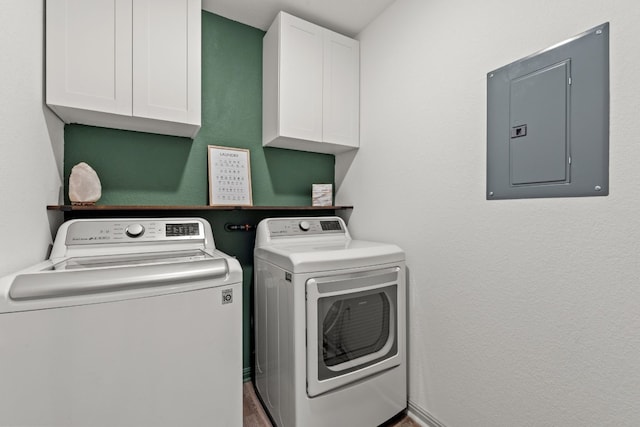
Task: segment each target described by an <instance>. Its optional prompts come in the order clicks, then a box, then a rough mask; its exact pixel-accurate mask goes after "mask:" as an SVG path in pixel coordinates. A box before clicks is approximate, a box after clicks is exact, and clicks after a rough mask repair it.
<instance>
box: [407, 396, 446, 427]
mask: <svg viewBox="0 0 640 427" xmlns="http://www.w3.org/2000/svg"><path fill="white" fill-rule="evenodd" d="M408 412H409V416H410V417H411V418H413V419H414V420H416V421H418V422H421V423H422V424H423V425H424V426H425V427H446V426H445V425H444V424H442V423H441V422H440V421H438V420H437V419H436V418H435V417H434V416H433V415H431V414H430V413H429V412H427V411H426V410H425V409H422V408H421V407H419V406H418V405H416V404H415V403H414V402H412V401H411V400H409V411H408Z"/></svg>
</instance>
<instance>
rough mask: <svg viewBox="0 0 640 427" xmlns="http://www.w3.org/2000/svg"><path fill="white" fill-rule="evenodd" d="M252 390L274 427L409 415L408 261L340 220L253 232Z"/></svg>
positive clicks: (279, 222) (273, 225)
mask: <svg viewBox="0 0 640 427" xmlns="http://www.w3.org/2000/svg"><path fill="white" fill-rule="evenodd" d="M254 269H255V280H254V283H255V284H254V286H255V313H254V328H255V366H254V368H255V369H254V371H255V372H254V375H255V386H256V391H257V393H258V395H259V397H260V399H261V400H262V403H263V405H264V406H265V408H266V410H267V412H268V413H269V415H270V417H271V419H272V421H273V422H274V423H275V424H276V425H277V426H278V427H290V426H299V427H302V426H304V427H315V426H336V425H349V426H366V427H371V426H376V425H379V424H382V423H384V422H385V421H387V420H389V419H391V418H393V417H394V416H396V415H398V414H399V413H401V412H403V411H404V410H405V409H406V407H407V365H406V283H405V256H404V252H403V251H402V250H401V249H400V248H399V247H398V246H396V245H392V244H385V243H375V242H368V241H362V240H353V239H352V238H351V236H350V234H349V231H348V230H347V227H346V225H345V223H344V221H343V220H342V219H341V218H338V217H316V218H270V219H265V220H263V221H261V222H260V224H258V227H257V230H256V246H255V251H254Z"/></svg>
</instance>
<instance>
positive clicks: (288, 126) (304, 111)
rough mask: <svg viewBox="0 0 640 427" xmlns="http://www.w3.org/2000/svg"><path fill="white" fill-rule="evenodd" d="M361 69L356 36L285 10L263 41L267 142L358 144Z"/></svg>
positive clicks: (315, 146)
mask: <svg viewBox="0 0 640 427" xmlns="http://www.w3.org/2000/svg"><path fill="white" fill-rule="evenodd" d="M359 70H360V48H359V43H358V41H357V40H353V39H350V38H348V37H345V36H343V35H340V34H338V33H335V32H333V31H330V30H327V29H326V28H322V27H320V26H318V25H315V24H312V23H310V22H307V21H304V20H302V19H299V18H296V17H294V16H291V15H289V14H287V13H284V12H280V13H279V14H278V16H277V17H276V19H275V21H274V22H273V24H272V25H271V27H270V28H269V31H267V34H266V35H265V37H264V40H263V70H262V76H263V86H262V87H263V89H262V90H263V94H262V103H263V105H262V131H263V132H262V134H263V135H262V138H263V139H262V143H263V145H264V146H269V147H281V148H289V149H295V150H303V151H312V152H319V153H330V154H336V153H340V152H344V151H347V150H353V149H356V148H358V146H359V114H360V113H359V112H360V107H359V98H360V91H359V86H360V84H359V79H360V78H359Z"/></svg>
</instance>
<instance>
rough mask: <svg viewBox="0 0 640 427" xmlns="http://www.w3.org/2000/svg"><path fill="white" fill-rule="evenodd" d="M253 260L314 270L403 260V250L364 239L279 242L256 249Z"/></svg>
mask: <svg viewBox="0 0 640 427" xmlns="http://www.w3.org/2000/svg"><path fill="white" fill-rule="evenodd" d="M254 255H255V257H256V259H262V260H265V261H267V262H270V263H272V264H275V265H277V266H279V267H281V268H283V269H285V270H287V271H291V272H292V273H313V272H319V271H332V270H342V269H347V268H357V267H367V266H374V265H379V264H385V263H390V262H403V261H404V260H405V255H404V251H403V250H402V249H400V248H399V247H398V246H396V245H393V244H388V243H377V242H369V241H365V240H348V241H333V242H315V243H314V242H307V243H298V244H293V243H291V244H279V245H270V246H263V247H260V248H256V249H255V252H254Z"/></svg>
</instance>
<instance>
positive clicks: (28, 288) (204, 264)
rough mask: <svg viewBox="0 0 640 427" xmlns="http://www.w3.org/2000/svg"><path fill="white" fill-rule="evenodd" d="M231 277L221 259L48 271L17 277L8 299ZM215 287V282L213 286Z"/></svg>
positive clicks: (128, 288) (111, 290)
mask: <svg viewBox="0 0 640 427" xmlns="http://www.w3.org/2000/svg"><path fill="white" fill-rule="evenodd" d="M228 274H229V267H228V265H227V261H226V260H225V259H221V258H216V259H207V260H198V261H188V262H178V263H163V264H154V265H142V266H126V267H123V266H119V267H109V268H89V269H82V270H66V271H55V270H48V271H40V272H37V273H27V274H21V275H18V276H16V278H15V279H14V281H13V283H12V284H11V288H10V290H9V297H10V298H11V299H12V300H15V301H25V300H36V299H45V298H60V297H71V296H80V295H92V294H99V293H107V292H117V291H126V290H132V289H141V288H153V287H167V286H173V287H181V286H183V287H188V286H189V285H191V286H193V282H200V281H203V280H211V279H220V278H225V277H226V276H227V275H228ZM215 283H219V282H215ZM215 283H214V282H212V283H211V286H214V285H215ZM199 287H200V288H201V287H203V286H199ZM205 287H206V286H205ZM185 290H186V289H185Z"/></svg>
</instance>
